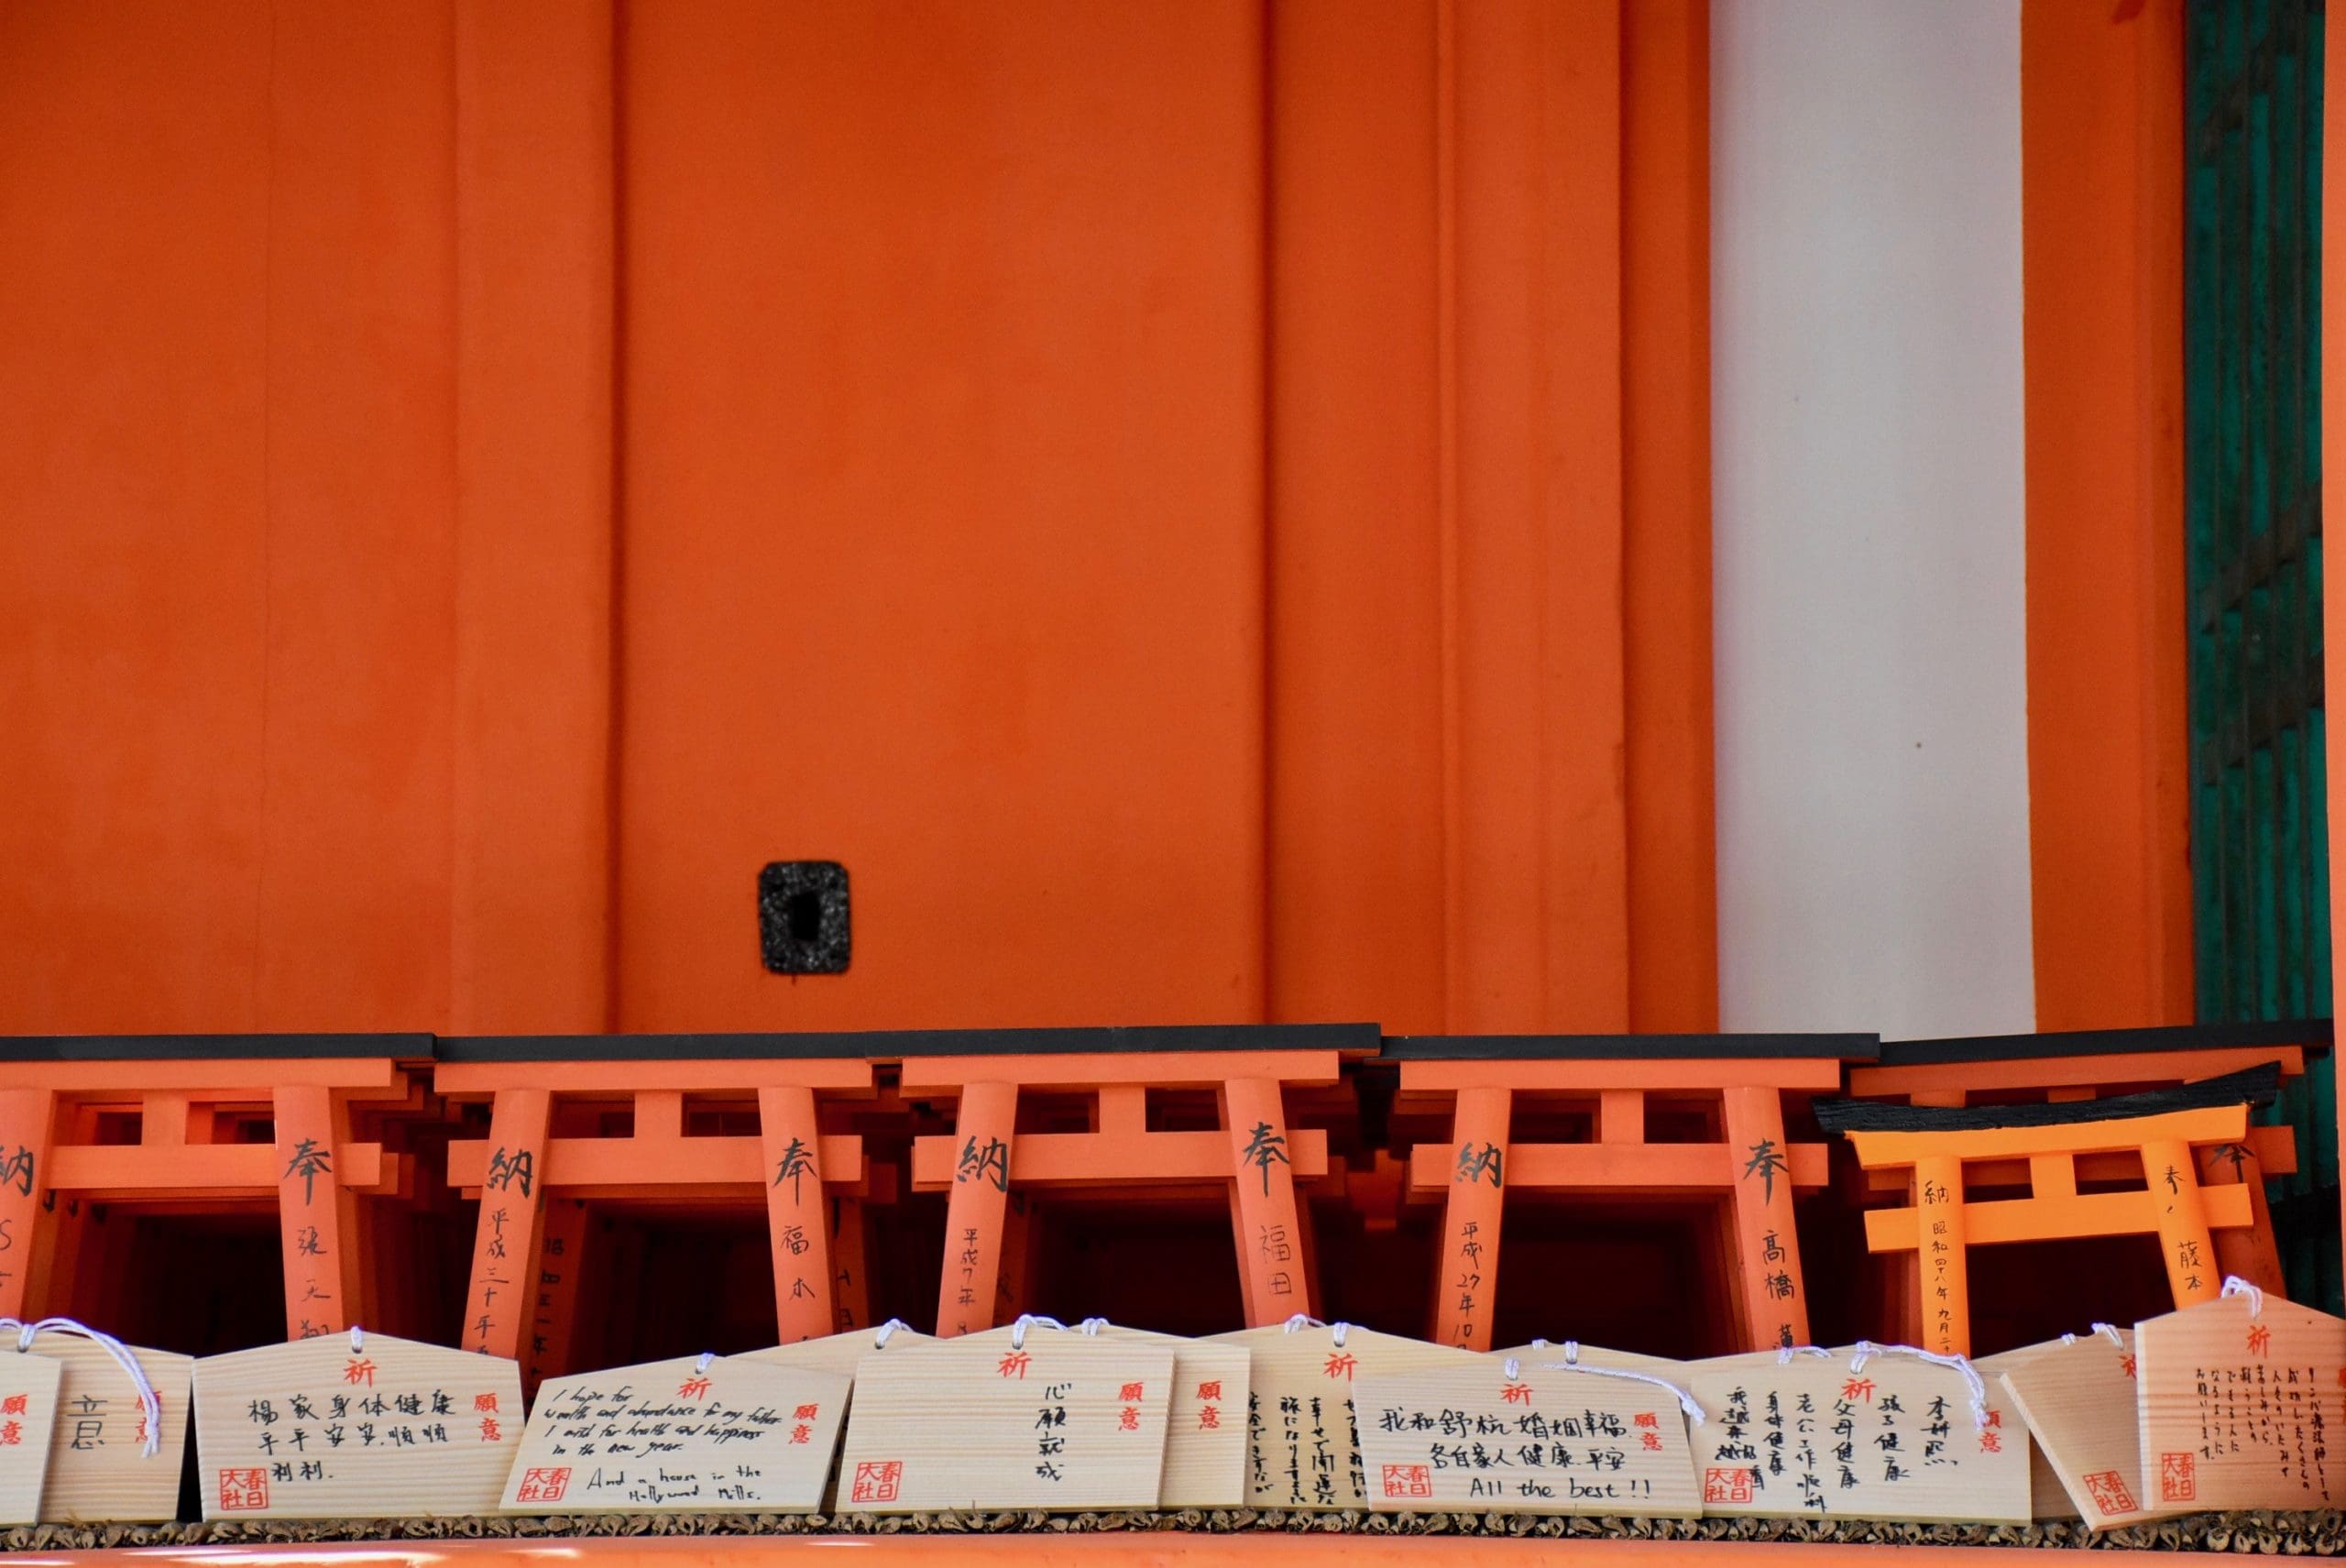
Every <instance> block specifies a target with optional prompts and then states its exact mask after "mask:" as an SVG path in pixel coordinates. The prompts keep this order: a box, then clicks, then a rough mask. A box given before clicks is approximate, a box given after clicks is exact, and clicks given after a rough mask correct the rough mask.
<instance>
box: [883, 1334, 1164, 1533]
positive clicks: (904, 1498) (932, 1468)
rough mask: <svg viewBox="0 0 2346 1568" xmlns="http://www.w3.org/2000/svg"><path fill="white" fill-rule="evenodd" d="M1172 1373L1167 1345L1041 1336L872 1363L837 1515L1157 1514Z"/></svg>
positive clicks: (967, 1339)
mask: <svg viewBox="0 0 2346 1568" xmlns="http://www.w3.org/2000/svg"><path fill="white" fill-rule="evenodd" d="M1173 1366H1174V1360H1173V1351H1172V1348H1171V1347H1170V1346H1169V1345H1167V1344H1156V1343H1144V1342H1142V1341H1139V1340H1135V1339H1111V1338H1108V1337H1106V1336H1104V1335H1101V1336H1095V1335H1091V1334H1085V1333H1080V1332H1075V1331H1073V1330H1056V1329H1048V1328H1039V1327H1030V1328H1029V1329H1028V1330H1027V1332H1025V1333H1024V1334H1023V1335H1019V1336H1017V1337H1016V1342H1015V1343H1014V1342H1013V1336H1012V1334H1011V1333H1010V1332H1008V1331H1003V1332H999V1333H984V1334H972V1335H968V1336H964V1337H962V1338H959V1339H950V1340H939V1341H936V1342H933V1343H928V1344H916V1345H913V1346H911V1347H909V1348H907V1349H904V1350H896V1349H893V1348H891V1349H889V1350H886V1351H883V1352H877V1353H874V1354H870V1355H867V1356H865V1357H864V1358H863V1361H862V1363H861V1365H859V1366H858V1367H857V1368H856V1374H855V1408H854V1409H853V1411H852V1412H850V1415H849V1418H848V1429H847V1441H846V1443H845V1445H844V1447H843V1449H842V1451H841V1453H840V1454H839V1508H840V1509H841V1510H842V1511H844V1512H851V1513H914V1512H920V1511H925V1510H929V1509H949V1508H1041V1509H1047V1510H1050V1511H1053V1512H1061V1511H1068V1510H1073V1509H1080V1508H1153V1507H1155V1506H1156V1504H1157V1491H1158V1485H1159V1476H1160V1474H1161V1472H1162V1470H1163V1468H1164V1461H1165V1434H1166V1426H1167V1422H1168V1418H1169V1417H1170V1415H1171V1412H1172V1410H1173V1409H1174V1406H1175V1398H1174V1387H1175V1385H1174V1381H1173Z"/></svg>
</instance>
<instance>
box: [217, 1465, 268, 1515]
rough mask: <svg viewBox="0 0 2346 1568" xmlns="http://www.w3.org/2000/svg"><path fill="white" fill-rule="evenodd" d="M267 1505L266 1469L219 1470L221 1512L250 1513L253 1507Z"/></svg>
mask: <svg viewBox="0 0 2346 1568" xmlns="http://www.w3.org/2000/svg"><path fill="white" fill-rule="evenodd" d="M267 1507H269V1472H268V1471H266V1470H223V1471H222V1472H220V1511H221V1512H222V1513H224V1514H241V1513H250V1512H251V1511H252V1510H253V1509H255V1508H267Z"/></svg>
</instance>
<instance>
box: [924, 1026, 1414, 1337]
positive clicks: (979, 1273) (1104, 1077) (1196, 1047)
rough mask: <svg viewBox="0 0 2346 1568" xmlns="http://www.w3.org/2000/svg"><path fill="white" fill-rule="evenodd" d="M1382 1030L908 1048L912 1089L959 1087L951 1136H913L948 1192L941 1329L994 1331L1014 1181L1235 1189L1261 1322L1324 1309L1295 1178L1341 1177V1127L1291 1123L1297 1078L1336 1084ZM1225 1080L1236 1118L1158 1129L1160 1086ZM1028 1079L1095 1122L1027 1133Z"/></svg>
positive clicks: (1250, 1307)
mask: <svg viewBox="0 0 2346 1568" xmlns="http://www.w3.org/2000/svg"><path fill="white" fill-rule="evenodd" d="M1376 1042H1377V1032H1376V1027H1375V1025H1262V1026H1253V1027H1249V1026H1233V1027H1215V1026H1199V1027H1168V1028H1146V1029H1037V1030H1015V1031H1009V1030H1005V1031H1000V1032H997V1033H993V1034H989V1035H971V1036H962V1037H960V1038H959V1039H958V1040H957V1039H956V1038H955V1037H954V1036H944V1035H939V1036H933V1037H932V1041H931V1043H929V1044H928V1045H926V1046H925V1047H923V1050H924V1052H926V1051H927V1050H936V1051H937V1052H938V1053H940V1054H934V1055H931V1054H915V1052H914V1051H913V1050H912V1049H911V1048H909V1047H908V1048H907V1049H906V1050H905V1054H904V1077H903V1089H904V1093H906V1094H907V1095H911V1094H914V1093H915V1092H919V1091H958V1093H959V1101H960V1103H959V1111H958V1113H957V1115H956V1118H955V1122H954V1129H953V1133H952V1135H951V1136H949V1137H947V1136H937V1135H931V1136H926V1137H920V1138H916V1139H915V1140H914V1142H913V1186H914V1188H915V1190H931V1191H934V1190H939V1189H945V1190H949V1192H950V1197H949V1199H948V1203H947V1210H946V1223H945V1260H944V1275H943V1277H942V1279H941V1281H940V1283H939V1285H938V1288H937V1334H938V1335H939V1336H940V1337H950V1336H953V1335H957V1334H963V1333H973V1332H978V1331H980V1330H983V1329H988V1328H992V1326H993V1324H994V1319H995V1317H996V1315H997V1313H996V1303H997V1294H998V1292H997V1286H998V1283H999V1280H1000V1278H1001V1276H1002V1270H1003V1255H1004V1250H1005V1249H1004V1241H1005V1230H1006V1226H1005V1221H1006V1218H1007V1212H1008V1209H1009V1204H1010V1196H1011V1189H1012V1187H1013V1186H1014V1185H1016V1186H1018V1187H1022V1188H1049V1187H1060V1188H1069V1187H1091V1186H1099V1187H1121V1186H1143V1185H1148V1186H1160V1187H1168V1186H1169V1187H1182V1186H1189V1187H1197V1188H1200V1189H1205V1190H1211V1189H1215V1188H1219V1189H1221V1190H1223V1191H1225V1192H1227V1193H1228V1195H1229V1201H1230V1204H1231V1224H1232V1228H1233V1234H1234V1238H1235V1244H1236V1250H1237V1255H1238V1278H1239V1288H1240V1291H1241V1294H1242V1298H1243V1299H1244V1307H1245V1312H1246V1321H1247V1323H1248V1325H1249V1326H1251V1327H1259V1326H1261V1325H1264V1324H1266V1323H1276V1322H1281V1321H1285V1320H1286V1319H1288V1317H1291V1316H1292V1315H1294V1314H1295V1313H1297V1312H1308V1311H1310V1310H1311V1304H1312V1299H1313V1290H1312V1280H1311V1277H1310V1268H1309V1266H1308V1256H1307V1253H1306V1235H1305V1228H1304V1225H1303V1223H1302V1219H1301V1216H1300V1214H1299V1211H1298V1209H1297V1203H1296V1183H1297V1182H1298V1181H1299V1180H1305V1179H1313V1178H1317V1177H1321V1176H1323V1175H1325V1174H1326V1172H1327V1168H1328V1146H1327V1136H1326V1135H1325V1134H1324V1133H1321V1132H1319V1131H1317V1130H1314V1129H1311V1128H1290V1127H1289V1126H1288V1119H1287V1113H1286V1111H1285V1109H1284V1108H1283V1101H1282V1093H1281V1091H1282V1089H1283V1088H1287V1087H1303V1086H1315V1085H1326V1084H1332V1083H1334V1082H1335V1081H1336V1080H1337V1078H1338V1074H1339V1070H1340V1067H1339V1064H1340V1062H1341V1060H1342V1058H1343V1057H1344V1056H1346V1055H1353V1056H1361V1057H1365V1056H1369V1055H1371V1054H1373V1053H1374V1052H1375V1050H1376ZM1181 1088H1190V1089H1211V1090H1212V1091H1214V1092H1215V1094H1216V1098H1217V1103H1218V1106H1219V1120H1220V1121H1221V1124H1222V1125H1221V1127H1220V1128H1219V1129H1215V1130H1200V1131H1190V1132H1173V1131H1157V1132H1151V1131H1150V1130H1149V1129H1148V1122H1147V1093H1148V1091H1149V1090H1151V1089H1181ZM1022 1090H1037V1091H1061V1092H1070V1091H1071V1092H1078V1093H1089V1094H1092V1095H1095V1096H1096V1100H1095V1102H1094V1109H1093V1111H1092V1114H1091V1130H1090V1131H1088V1132H1080V1133H1020V1132H1019V1131H1018V1130H1017V1122H1018V1097H1019V1094H1020V1091H1022Z"/></svg>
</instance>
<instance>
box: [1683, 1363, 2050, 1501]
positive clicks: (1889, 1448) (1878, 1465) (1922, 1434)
mask: <svg viewBox="0 0 2346 1568" xmlns="http://www.w3.org/2000/svg"><path fill="white" fill-rule="evenodd" d="M1855 1361H1856V1357H1855V1354H1854V1353H1853V1352H1852V1351H1851V1350H1848V1349H1842V1350H1836V1351H1833V1352H1831V1353H1830V1354H1825V1355H1803V1354H1795V1355H1793V1356H1792V1359H1791V1360H1789V1361H1784V1360H1780V1359H1779V1353H1777V1352H1775V1351H1760V1352H1757V1353H1755V1354H1749V1355H1730V1356H1722V1357H1719V1358H1717V1359H1716V1360H1711V1361H1693V1362H1688V1363H1686V1365H1685V1386H1686V1387H1687V1389H1688V1391H1689V1392H1691V1393H1692V1394H1693V1395H1694V1399H1695V1402H1696V1403H1698V1404H1700V1405H1701V1406H1702V1407H1703V1409H1704V1411H1705V1414H1706V1416H1707V1418H1708V1419H1707V1420H1705V1422H1704V1424H1703V1425H1701V1426H1699V1427H1694V1428H1692V1429H1691V1430H1690V1431H1689V1432H1688V1440H1689V1442H1690V1443H1691V1445H1692V1447H1693V1450H1694V1476H1695V1481H1696V1484H1697V1486H1699V1487H1700V1489H1701V1494H1702V1501H1703V1511H1704V1513H1705V1514H1748V1515H1756V1516H1760V1517H1764V1518H1771V1519H1805V1518H1814V1519H1893V1520H1913V1521H1918V1522H1923V1521H1954V1522H1962V1523H1985V1524H2026V1523H2027V1522H2028V1519H2029V1510H2030V1496H2029V1466H2028V1443H2027V1441H2026V1436H2027V1434H2026V1431H2025V1429H2024V1427H2023V1424H2022V1422H2021V1420H2020V1416H2019V1412H2018V1411H2016V1410H2014V1409H2012V1405H2011V1401H2010V1399H2009V1398H2008V1397H2006V1396H2005V1395H2004V1394H2003V1392H2002V1391H2001V1389H1998V1388H1989V1389H1987V1390H1986V1393H1987V1409H1986V1414H1987V1420H1988V1424H1987V1425H1985V1426H1984V1427H1983V1426H1980V1425H1979V1424H1978V1423H1977V1422H1976V1421H1975V1420H1974V1419H1973V1416H1972V1411H1971V1396H1970V1393H1969V1390H1968V1385H1967V1384H1966V1382H1965V1380H1964V1378H1963V1376H1962V1374H1961V1373H1959V1372H1957V1371H1956V1370H1955V1369H1954V1368H1953V1367H1949V1366H1941V1365H1935V1364H1934V1363H1931V1362H1926V1361H1922V1360H1918V1359H1916V1358H1915V1357H1913V1356H1912V1355H1901V1354H1890V1353H1883V1352H1876V1353H1875V1354H1871V1355H1869V1356H1868V1357H1867V1358H1866V1359H1865V1361H1864V1364H1863V1365H1855V1364H1854V1363H1855Z"/></svg>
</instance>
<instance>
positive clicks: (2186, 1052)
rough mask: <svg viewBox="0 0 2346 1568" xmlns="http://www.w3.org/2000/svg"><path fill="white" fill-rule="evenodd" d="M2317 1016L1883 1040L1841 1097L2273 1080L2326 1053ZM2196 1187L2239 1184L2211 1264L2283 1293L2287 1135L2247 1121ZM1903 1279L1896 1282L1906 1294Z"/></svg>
mask: <svg viewBox="0 0 2346 1568" xmlns="http://www.w3.org/2000/svg"><path fill="white" fill-rule="evenodd" d="M2330 1032H2331V1031H2330V1021H2329V1020H2328V1019H2321V1018H2316V1019H2304V1020H2294V1021H2289V1022H2283V1023H2243V1024H2191V1025H2173V1026H2165V1027H2157V1028H2143V1029H2078V1030H2066V1031H2056V1032H2055V1033H2051V1034H2042V1035H1996V1036H1979V1037H1977V1038H1970V1039H1961V1038H1958V1039H1944V1040H1885V1041H1883V1042H1882V1047H1881V1059H1880V1062H1879V1063H1877V1064H1876V1065H1873V1066H1869V1067H1859V1068H1856V1069H1852V1070H1851V1071H1850V1074H1849V1093H1850V1095H1851V1097H1852V1098H1855V1099H1860V1100H1873V1099H1886V1098H1891V1097H1895V1098H1897V1099H1900V1100H1903V1101H1904V1102H1907V1103H1909V1104H1913V1105H1935V1106H1940V1107H1953V1106H1962V1105H1966V1104H1976V1103H1978V1102H1979V1101H1980V1100H1981V1099H1982V1098H1988V1099H1990V1100H1991V1101H2003V1100H2011V1099H2020V1100H2023V1101H2033V1100H2038V1099H2042V1100H2045V1101H2049V1102H2072V1101H2084V1100H2092V1099H2094V1098H2096V1097H2097V1096H2099V1095H2105V1094H2110V1093H2126V1092H2130V1091H2137V1090H2146V1089H2162V1088H2167V1087H2170V1086H2173V1085H2176V1084H2184V1083H2193V1082H2198V1081H2200V1080H2206V1079H2210V1078H2217V1077H2220V1076H2222V1075H2224V1074H2226V1073H2232V1072H2238V1071H2240V1070H2242V1069H2245V1068H2250V1067H2254V1066H2257V1065H2259V1064H2261V1063H2264V1062H2271V1063H2273V1064H2274V1065H2275V1066H2276V1067H2277V1068H2278V1069H2280V1073H2281V1076H2282V1077H2283V1078H2284V1079H2289V1078H2296V1077H2298V1076H2300V1075H2301V1074H2303V1073H2304V1071H2305V1053H2306V1051H2307V1049H2308V1047H2311V1048H2314V1049H2322V1048H2326V1047H2328V1046H2329V1044H2330ZM2194 1157H2195V1159H2196V1160H2197V1162H2198V1177H2199V1181H2200V1184H2201V1185H2202V1186H2206V1187H2233V1186H2237V1187H2244V1188H2246V1189H2247V1190H2248V1201H2249V1207H2250V1210H2251V1212H2252V1214H2253V1220H2252V1221H2251V1223H2249V1224H2247V1225H2245V1226H2242V1227H2241V1228H2239V1229H2236V1230H2225V1231H2222V1232H2221V1233H2220V1234H2218V1235H2217V1237H2216V1253H2217V1260H2218V1263H2219V1264H2220V1266H2221V1267H2222V1269H2223V1271H2224V1272H2225V1273H2227V1274H2237V1275H2239V1276H2240V1277H2242V1278H2243V1279H2246V1280H2247V1281H2249V1282H2250V1283H2251V1284H2253V1285H2254V1286H2256V1287H2257V1288H2260V1289H2262V1290H2264V1291H2265V1292H2266V1293H2267V1294H2270V1295H2276V1296H2283V1295H2286V1294H2287V1281H2286V1278H2285V1277H2284V1276H2283V1273H2282V1269H2281V1256H2280V1249H2279V1247H2278V1245H2276V1243H2275V1237H2274V1233H2273V1215H2272V1211H2271V1209H2270V1207H2269V1206H2268V1204H2267V1202H2266V1201H2265V1195H2264V1182H2265V1179H2267V1178H2269V1177H2277V1176H2288V1175H2292V1174H2294V1173H2295V1172H2296V1170H2297V1135H2296V1134H2295V1133H2294V1132H2293V1131H2292V1130H2291V1129H2290V1128H2288V1127H2286V1126H2278V1127H2274V1126H2251V1127H2250V1128H2249V1129H2248V1130H2247V1133H2246V1135H2244V1136H2242V1137H2241V1138H2238V1139H2235V1140H2232V1141H2230V1142H2227V1143H2222V1144H2218V1145H2212V1146H2204V1147H2200V1148H2198V1149H2196V1150H2194ZM2130 1158H2131V1157H2129V1156H2128V1155H2125V1154H2106V1155H2088V1156H2086V1157H2083V1158H2082V1159H2081V1160H2080V1161H2079V1163H2078V1166H2077V1175H2078V1177H2079V1178H2080V1179H2083V1180H2086V1181H2096V1180H2100V1179H2107V1178H2116V1179H2122V1178H2125V1177H2127V1176H2131V1175H2132V1166H2131V1163H2130ZM1973 1174H1974V1177H1975V1178H1976V1179H1979V1180H1980V1181H1982V1182H1984V1183H1987V1184H1990V1185H2008V1186H2018V1185H2020V1184H2021V1183H2023V1181H2025V1180H2026V1179H2027V1171H2026V1169H2025V1168H2024V1167H2023V1165H2022V1163H2021V1162H2019V1161H2016V1160H2014V1161H2006V1162H2003V1163H2001V1165H1993V1166H1990V1167H1986V1168H1975V1169H1974V1172H1973ZM1905 1185H1906V1179H1905V1178H1904V1177H1903V1176H1902V1174H1900V1172H1899V1171H1897V1170H1896V1169H1894V1168H1882V1169H1879V1170H1875V1171H1870V1172H1869V1173H1868V1188H1869V1190H1870V1191H1872V1192H1874V1193H1876V1194H1887V1193H1893V1192H1899V1191H1902V1190H1904V1189H1905ZM1906 1286H1907V1288H1910V1289H1911V1288H1913V1279H1912V1278H1911V1277H1909V1278H1908V1279H1907V1281H1906Z"/></svg>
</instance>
